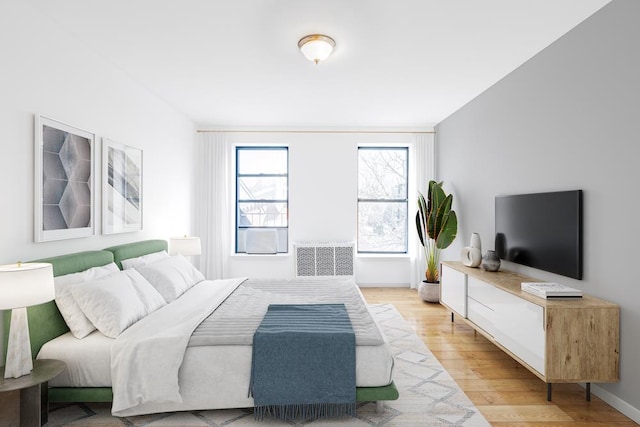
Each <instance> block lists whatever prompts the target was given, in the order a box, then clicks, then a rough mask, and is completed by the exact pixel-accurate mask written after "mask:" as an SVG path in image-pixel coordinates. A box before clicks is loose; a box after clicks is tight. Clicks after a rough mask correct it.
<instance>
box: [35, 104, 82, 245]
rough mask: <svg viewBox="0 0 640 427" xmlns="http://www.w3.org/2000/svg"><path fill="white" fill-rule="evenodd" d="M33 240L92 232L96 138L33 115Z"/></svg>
mask: <svg viewBox="0 0 640 427" xmlns="http://www.w3.org/2000/svg"><path fill="white" fill-rule="evenodd" d="M34 122H35V132H34V240H35V241H36V242H46V241H50V240H62V239H72V238H79V237H88V236H92V235H94V234H95V173H94V171H95V168H94V159H95V134H94V133H93V132H90V131H87V130H84V129H81V128H78V127H76V126H72V125H69V124H67V123H63V122H61V121H58V120H54V119H52V118H50V117H46V116H43V115H36V116H35V120H34Z"/></svg>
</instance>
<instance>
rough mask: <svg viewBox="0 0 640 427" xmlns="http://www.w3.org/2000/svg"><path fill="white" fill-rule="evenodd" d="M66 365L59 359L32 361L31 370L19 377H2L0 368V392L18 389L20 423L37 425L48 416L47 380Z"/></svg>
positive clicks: (2, 370)
mask: <svg viewBox="0 0 640 427" xmlns="http://www.w3.org/2000/svg"><path fill="white" fill-rule="evenodd" d="M65 369H67V365H65V363H64V362H63V361H61V360H53V359H43V360H34V361H33V370H32V371H31V373H30V374H28V375H23V376H21V377H20V378H4V366H3V367H2V368H0V393H4V392H7V391H13V390H20V425H21V426H37V427H40V426H41V425H43V424H45V423H46V422H47V419H48V418H49V393H48V391H49V390H48V389H49V387H48V384H47V383H48V382H49V380H52V379H53V378H55V377H57V376H58V375H60V374H61V373H62V372H63V371H64V370H65Z"/></svg>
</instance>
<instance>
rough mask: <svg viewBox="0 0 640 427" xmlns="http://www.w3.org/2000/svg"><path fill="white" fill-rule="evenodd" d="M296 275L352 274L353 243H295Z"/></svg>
mask: <svg viewBox="0 0 640 427" xmlns="http://www.w3.org/2000/svg"><path fill="white" fill-rule="evenodd" d="M294 248H295V254H296V277H318V276H325V277H326V276H353V252H354V245H353V243H324V242H303V243H295V244H294Z"/></svg>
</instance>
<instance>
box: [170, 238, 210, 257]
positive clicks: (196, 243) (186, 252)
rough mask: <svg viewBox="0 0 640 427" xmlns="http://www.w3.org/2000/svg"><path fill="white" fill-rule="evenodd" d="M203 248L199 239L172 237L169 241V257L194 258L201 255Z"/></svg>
mask: <svg viewBox="0 0 640 427" xmlns="http://www.w3.org/2000/svg"><path fill="white" fill-rule="evenodd" d="M201 253H202V247H201V246H200V238H199V237H187V236H182V237H172V238H170V239H169V255H178V254H180V255H183V256H193V255H200V254H201Z"/></svg>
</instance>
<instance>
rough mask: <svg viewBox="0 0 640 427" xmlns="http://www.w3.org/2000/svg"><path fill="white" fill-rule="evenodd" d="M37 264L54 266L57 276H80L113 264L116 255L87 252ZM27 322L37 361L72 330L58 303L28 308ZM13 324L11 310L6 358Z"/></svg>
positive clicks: (7, 320)
mask: <svg viewBox="0 0 640 427" xmlns="http://www.w3.org/2000/svg"><path fill="white" fill-rule="evenodd" d="M35 262H48V263H51V264H52V266H53V275H54V276H64V275H65V274H71V273H77V272H79V271H84V270H86V269H88V268H91V267H97V266H100V265H105V264H109V263H110V262H113V254H112V253H111V252H107V251H86V252H77V253H73V254H67V255H60V256H56V257H52V258H44V259H39V260H36V261H35ZM27 319H28V322H29V336H30V338H31V355H32V357H34V358H35V357H36V355H37V354H38V352H39V351H40V348H41V347H42V345H43V344H44V343H46V342H47V341H50V340H52V339H54V338H56V337H58V336H60V335H62V334H64V333H65V332H67V331H68V330H69V327H68V326H67V324H66V323H65V322H64V319H63V318H62V315H61V314H60V312H59V311H58V306H56V303H55V302H54V301H49V302H46V303H44V304H40V305H34V306H32V307H27ZM10 323H11V310H6V311H5V312H4V357H6V354H7V340H8V339H9V325H10Z"/></svg>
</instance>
